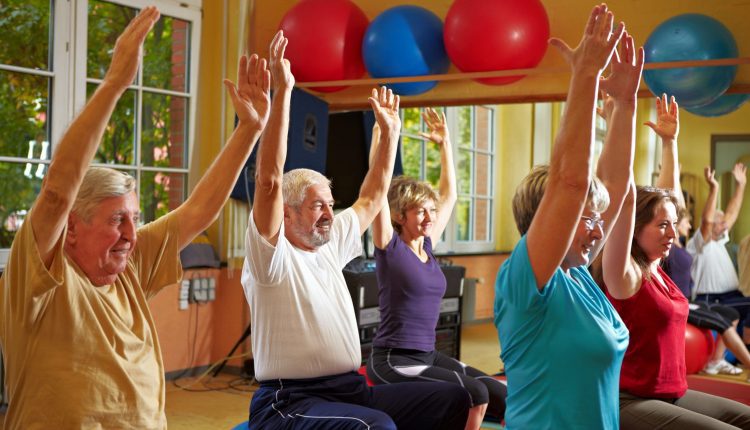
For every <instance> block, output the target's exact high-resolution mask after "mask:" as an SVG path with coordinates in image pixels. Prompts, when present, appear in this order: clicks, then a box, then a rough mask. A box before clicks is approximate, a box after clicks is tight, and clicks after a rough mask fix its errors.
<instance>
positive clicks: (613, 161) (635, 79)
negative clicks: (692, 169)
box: [589, 32, 643, 261]
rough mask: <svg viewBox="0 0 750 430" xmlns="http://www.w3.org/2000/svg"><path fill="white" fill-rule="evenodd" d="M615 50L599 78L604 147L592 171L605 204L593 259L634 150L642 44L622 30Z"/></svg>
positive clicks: (625, 185) (618, 202)
mask: <svg viewBox="0 0 750 430" xmlns="http://www.w3.org/2000/svg"><path fill="white" fill-rule="evenodd" d="M619 47H620V49H619V53H617V52H615V56H614V58H613V59H612V62H611V63H610V64H611V68H612V73H611V74H610V76H609V77H608V78H607V79H604V80H602V81H601V87H602V93H603V94H606V96H605V97H604V103H605V111H606V115H605V120H606V121H607V135H606V136H605V138H604V149H603V150H602V154H601V157H599V162H598V164H597V166H596V175H597V176H598V177H599V179H600V180H601V181H602V182H603V183H604V186H605V187H606V188H607V191H608V193H609V207H607V209H606V210H605V211H604V213H603V214H602V220H604V236H603V237H602V239H601V240H599V241H597V243H596V245H595V246H594V249H593V250H592V252H591V255H590V256H589V261H593V260H594V259H595V258H596V256H597V255H598V254H599V251H600V250H601V249H602V247H603V246H604V244H605V243H606V241H607V238H608V237H609V233H610V232H611V231H612V228H613V226H614V223H615V221H616V220H617V217H618V215H619V214H620V208H621V207H622V202H623V199H624V198H625V195H626V193H627V191H628V189H629V184H630V183H631V181H632V180H633V154H634V153H635V108H636V104H637V103H636V95H637V93H638V87H639V85H640V82H641V72H642V71H643V48H638V49H636V48H635V44H634V43H633V37H632V36H630V35H629V34H627V32H625V33H623V37H622V40H621V41H620V44H619Z"/></svg>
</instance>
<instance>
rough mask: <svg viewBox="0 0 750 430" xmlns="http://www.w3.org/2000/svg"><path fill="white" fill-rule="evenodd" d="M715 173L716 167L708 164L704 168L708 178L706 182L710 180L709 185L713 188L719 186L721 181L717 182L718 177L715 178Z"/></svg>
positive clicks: (705, 175) (704, 174)
mask: <svg viewBox="0 0 750 430" xmlns="http://www.w3.org/2000/svg"><path fill="white" fill-rule="evenodd" d="M714 173H715V172H714V169H712V168H711V167H709V166H706V167H705V168H704V169H703V176H704V177H705V178H706V182H708V186H709V187H711V188H716V187H718V186H719V183H718V182H716V178H714Z"/></svg>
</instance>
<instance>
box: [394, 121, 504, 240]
mask: <svg viewBox="0 0 750 430" xmlns="http://www.w3.org/2000/svg"><path fill="white" fill-rule="evenodd" d="M441 110H444V112H445V114H446V118H447V121H448V128H449V131H450V135H451V141H452V143H453V151H454V153H453V155H454V157H453V158H454V160H455V161H454V162H455V163H456V178H457V182H458V184H457V185H458V202H457V203H456V207H455V208H454V210H453V215H452V217H451V221H450V223H449V224H448V228H447V229H446V231H445V233H444V234H443V238H444V243H443V244H442V246H440V248H439V249H438V251H439V252H440V253H448V252H456V253H472V252H488V251H493V250H494V237H495V235H494V168H493V166H494V163H495V133H494V127H495V110H494V109H493V108H491V107H487V106H460V107H448V108H443V109H441ZM402 124H403V125H402V136H401V142H402V147H401V150H402V161H403V167H404V174H405V175H408V176H411V177H414V178H417V179H420V180H425V181H428V182H430V183H431V184H432V185H433V187H434V188H435V189H437V187H438V181H439V179H440V169H441V166H440V150H439V148H438V147H437V145H435V144H434V143H431V142H429V141H425V140H424V139H422V138H421V137H420V136H419V132H420V131H426V130H427V128H426V125H425V124H424V121H423V120H422V117H421V109H419V108H409V109H402Z"/></svg>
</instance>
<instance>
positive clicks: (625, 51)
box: [600, 31, 643, 103]
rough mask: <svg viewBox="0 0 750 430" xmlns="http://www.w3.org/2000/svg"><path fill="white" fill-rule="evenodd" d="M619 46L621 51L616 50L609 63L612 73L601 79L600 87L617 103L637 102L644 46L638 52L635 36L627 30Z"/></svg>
mask: <svg viewBox="0 0 750 430" xmlns="http://www.w3.org/2000/svg"><path fill="white" fill-rule="evenodd" d="M618 46H619V51H618V50H615V51H614V58H613V59H612V60H611V61H610V63H609V64H610V67H611V70H612V73H610V75H609V76H608V77H607V78H605V79H602V80H601V82H600V87H601V88H602V90H604V91H606V92H607V94H608V95H609V96H610V97H612V98H613V99H614V101H615V102H617V103H621V102H628V103H635V99H636V96H637V93H638V87H639V86H640V83H641V73H642V72H643V48H642V47H641V48H638V50H637V52H636V49H635V44H634V43H633V37H632V36H631V35H629V34H628V32H627V31H624V32H623V34H622V38H621V39H620V43H619V44H618Z"/></svg>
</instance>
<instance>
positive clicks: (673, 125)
mask: <svg viewBox="0 0 750 430" xmlns="http://www.w3.org/2000/svg"><path fill="white" fill-rule="evenodd" d="M644 124H645V125H647V126H649V127H651V129H652V130H654V133H656V134H658V135H659V137H661V139H662V140H664V141H668V140H675V139H677V136H678V135H679V134H680V108H679V106H678V105H677V101H676V100H675V99H674V96H672V97H670V99H669V101H667V95H666V94H662V95H661V98H659V97H657V98H656V124H654V123H653V122H651V121H646V122H644Z"/></svg>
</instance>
